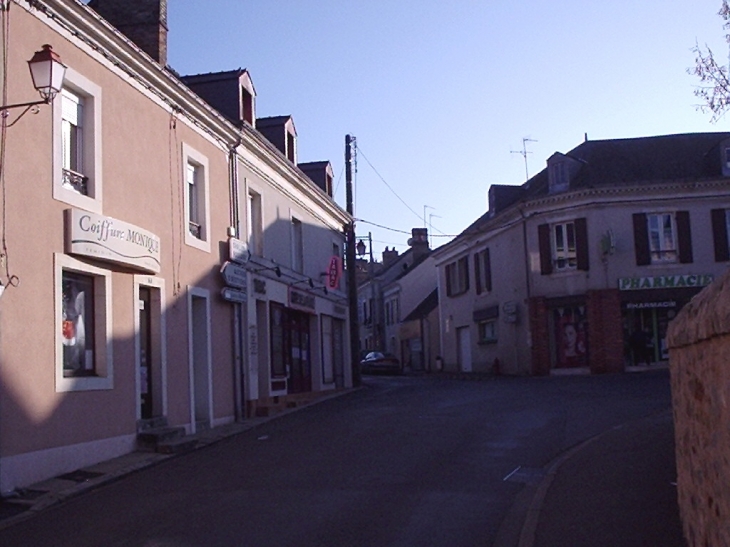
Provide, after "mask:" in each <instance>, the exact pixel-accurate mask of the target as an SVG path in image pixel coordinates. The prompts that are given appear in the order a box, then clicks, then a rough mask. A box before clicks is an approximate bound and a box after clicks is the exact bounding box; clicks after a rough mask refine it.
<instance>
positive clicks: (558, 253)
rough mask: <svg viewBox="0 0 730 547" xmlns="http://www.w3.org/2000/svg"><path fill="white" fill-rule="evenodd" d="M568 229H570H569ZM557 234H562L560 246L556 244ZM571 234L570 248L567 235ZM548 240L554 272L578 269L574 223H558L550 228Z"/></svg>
mask: <svg viewBox="0 0 730 547" xmlns="http://www.w3.org/2000/svg"><path fill="white" fill-rule="evenodd" d="M569 227H570V229H569ZM558 232H561V234H562V241H563V243H562V245H560V246H559V243H558ZM571 232H572V234H573V242H572V243H573V246H572V248H571V246H570V241H569V239H570V238H569V237H568V234H569V233H571ZM550 239H551V245H552V252H553V266H554V267H555V270H556V271H560V272H563V271H568V270H576V269H578V249H577V246H576V233H575V222H573V221H572V220H571V221H567V222H558V223H555V224H552V225H551V226H550Z"/></svg>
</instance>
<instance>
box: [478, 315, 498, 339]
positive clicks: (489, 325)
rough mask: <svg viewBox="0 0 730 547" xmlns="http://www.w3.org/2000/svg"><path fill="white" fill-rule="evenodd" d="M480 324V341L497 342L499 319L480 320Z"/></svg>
mask: <svg viewBox="0 0 730 547" xmlns="http://www.w3.org/2000/svg"><path fill="white" fill-rule="evenodd" d="M478 325H479V343H480V344H495V343H496V342H497V321H496V320H491V321H480V322H479V323H478Z"/></svg>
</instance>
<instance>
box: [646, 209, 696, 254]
mask: <svg viewBox="0 0 730 547" xmlns="http://www.w3.org/2000/svg"><path fill="white" fill-rule="evenodd" d="M633 222H634V249H635V253H636V264H637V266H645V265H648V264H667V263H673V262H680V263H682V264H686V263H690V262H692V241H691V235H690V234H691V233H690V224H689V212H687V211H676V212H661V213H649V214H646V213H636V214H634V215H633Z"/></svg>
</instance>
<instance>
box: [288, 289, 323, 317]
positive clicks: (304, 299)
mask: <svg viewBox="0 0 730 547" xmlns="http://www.w3.org/2000/svg"><path fill="white" fill-rule="evenodd" d="M315 303H316V299H315V298H314V295H313V294H309V293H306V292H304V291H298V290H296V289H292V288H291V287H289V307H290V308H294V309H295V310H302V311H309V312H312V313H314V312H315V310H316V308H315Z"/></svg>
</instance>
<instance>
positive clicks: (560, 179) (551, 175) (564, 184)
mask: <svg viewBox="0 0 730 547" xmlns="http://www.w3.org/2000/svg"><path fill="white" fill-rule="evenodd" d="M548 185H549V191H550V193H551V194H552V193H556V192H565V191H566V190H567V189H568V187H569V183H568V166H567V165H566V162H565V161H556V162H554V163H551V164H550V168H549V169H548Z"/></svg>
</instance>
